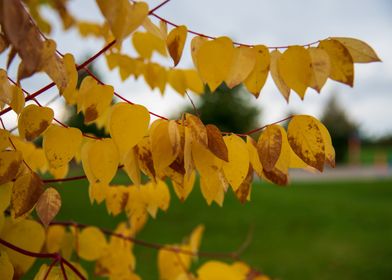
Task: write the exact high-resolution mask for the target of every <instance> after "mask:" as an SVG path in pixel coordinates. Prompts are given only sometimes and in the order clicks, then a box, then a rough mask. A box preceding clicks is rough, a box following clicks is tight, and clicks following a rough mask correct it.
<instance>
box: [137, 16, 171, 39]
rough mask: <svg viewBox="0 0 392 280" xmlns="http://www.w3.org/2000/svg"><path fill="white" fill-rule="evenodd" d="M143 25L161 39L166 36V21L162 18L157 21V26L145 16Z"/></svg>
mask: <svg viewBox="0 0 392 280" xmlns="http://www.w3.org/2000/svg"><path fill="white" fill-rule="evenodd" d="M143 27H144V29H145V30H146V31H147V32H149V33H151V34H153V35H155V36H157V37H159V38H161V39H162V40H166V37H167V24H166V22H164V21H162V20H161V21H159V27H158V26H157V25H155V24H154V23H153V22H152V21H151V20H150V18H149V17H146V18H145V19H144V21H143Z"/></svg>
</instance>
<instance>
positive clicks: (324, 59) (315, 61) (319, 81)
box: [308, 48, 331, 92]
mask: <svg viewBox="0 0 392 280" xmlns="http://www.w3.org/2000/svg"><path fill="white" fill-rule="evenodd" d="M308 52H309V55H310V69H311V72H312V74H311V77H310V82H309V86H310V87H311V88H313V89H315V90H316V91H317V92H320V91H321V88H322V87H323V86H324V84H325V82H326V81H327V79H328V77H329V74H330V73H331V62H330V61H329V56H328V53H327V52H326V51H324V50H322V49H319V48H309V49H308Z"/></svg>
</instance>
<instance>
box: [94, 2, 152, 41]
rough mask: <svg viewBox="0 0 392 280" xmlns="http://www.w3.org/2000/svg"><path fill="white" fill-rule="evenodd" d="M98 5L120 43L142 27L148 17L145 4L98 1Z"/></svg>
mask: <svg viewBox="0 0 392 280" xmlns="http://www.w3.org/2000/svg"><path fill="white" fill-rule="evenodd" d="M97 4H98V6H99V8H100V10H101V12H102V14H103V15H104V17H105V18H106V20H107V21H108V23H109V26H110V29H111V31H112V32H113V35H114V36H115V37H116V39H117V40H118V42H121V41H122V40H123V39H124V38H125V37H127V36H128V35H129V34H131V33H132V32H133V31H134V30H136V28H138V27H139V26H140V25H142V23H143V22H144V20H145V18H146V17H147V15H148V5H147V4H146V3H145V2H136V3H133V2H130V1H128V0H118V1H114V2H112V1H106V0H97Z"/></svg>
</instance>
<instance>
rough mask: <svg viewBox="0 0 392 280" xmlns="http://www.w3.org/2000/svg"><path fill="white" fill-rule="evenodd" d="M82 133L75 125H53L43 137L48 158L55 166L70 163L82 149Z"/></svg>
mask: <svg viewBox="0 0 392 280" xmlns="http://www.w3.org/2000/svg"><path fill="white" fill-rule="evenodd" d="M82 139H83V136H82V133H81V132H80V130H79V129H77V128H73V127H69V128H66V127H62V126H58V125H51V126H50V127H49V128H48V130H47V131H46V132H45V134H44V137H43V144H42V146H43V149H44V151H45V155H46V158H47V160H48V162H49V164H50V166H51V167H53V168H59V167H61V166H63V165H65V164H68V162H70V161H71V160H72V158H73V157H74V156H75V154H76V153H77V151H78V150H79V149H80V145H81V144H82Z"/></svg>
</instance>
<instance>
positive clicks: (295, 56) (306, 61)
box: [278, 46, 311, 99]
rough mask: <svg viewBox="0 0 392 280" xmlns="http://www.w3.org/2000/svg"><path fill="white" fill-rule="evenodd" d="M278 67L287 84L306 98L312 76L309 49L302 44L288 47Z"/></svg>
mask: <svg viewBox="0 0 392 280" xmlns="http://www.w3.org/2000/svg"><path fill="white" fill-rule="evenodd" d="M278 68H279V74H280V76H281V77H282V79H283V81H284V82H285V84H286V85H287V86H288V87H289V88H291V89H293V90H294V91H295V92H296V93H297V94H298V95H299V96H300V97H301V99H304V97H305V91H306V89H307V87H308V86H309V82H310V76H311V68H310V55H309V53H308V51H307V50H306V49H305V48H304V47H301V46H290V47H288V48H287V49H286V51H285V52H284V53H283V54H282V56H281V57H280V58H279V60H278Z"/></svg>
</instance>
